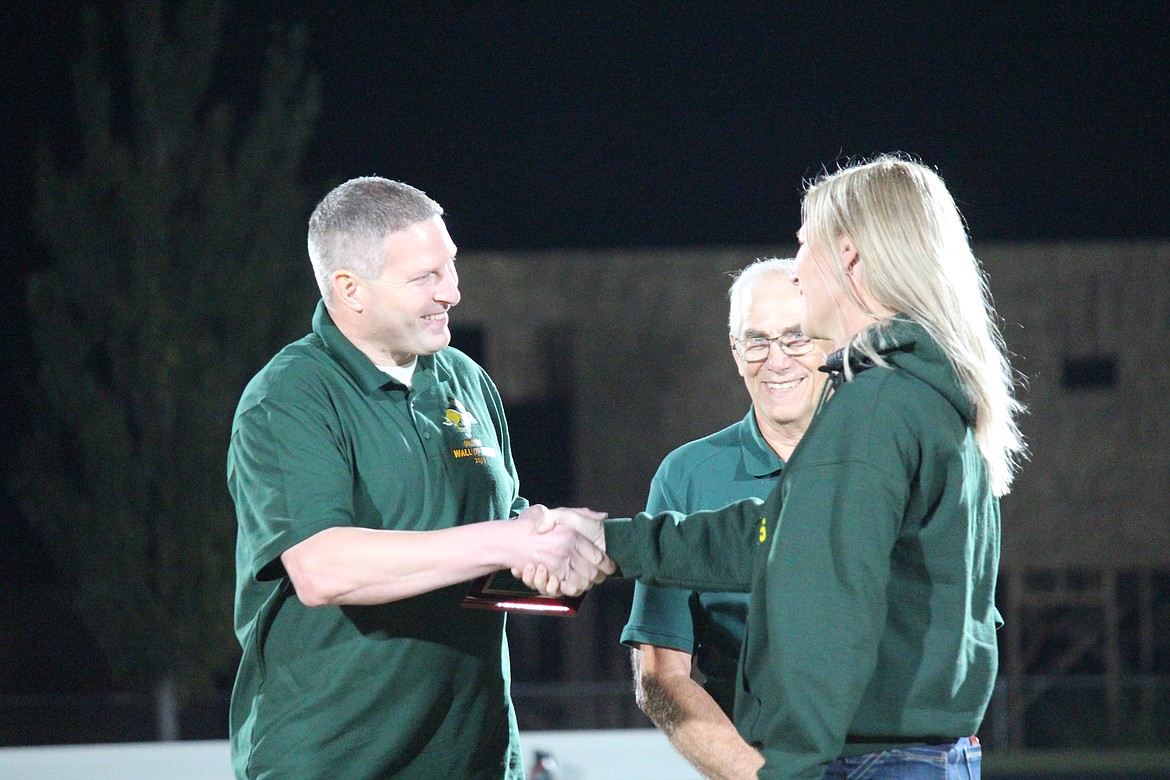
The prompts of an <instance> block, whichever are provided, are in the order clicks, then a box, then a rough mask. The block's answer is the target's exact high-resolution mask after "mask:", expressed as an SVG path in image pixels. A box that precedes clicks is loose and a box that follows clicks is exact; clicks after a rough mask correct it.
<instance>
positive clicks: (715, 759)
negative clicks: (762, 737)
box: [634, 651, 764, 780]
mask: <svg viewBox="0 0 1170 780" xmlns="http://www.w3.org/2000/svg"><path fill="white" fill-rule="evenodd" d="M638 656H639V651H634V659H635V661H634V665H635V679H636V680H637V685H638V691H637V693H638V697H637V698H638V706H640V707H641V708H642V711H643V712H645V713H646V715H647V716H648V717H649V718H650V720H652V721H654V724H655V725H656V726H658V728H659V729H661V730H662V732H663V733H664V734H666V737H667V739H669V740H670V743H671V744H672V745H673V746H674V748H675V749H676V750H678V752H679V753H681V754H682V755H683V756H684V757H685V758H686V759H687V761H689V762H690V763H691V764H692V765H693V766H694V767H695V768H696V769H698V770H699V771H700V772H701V773H702V774H703V776H704V777H707V778H713V780H743V779H744V778H754V777H755V776H756V772H757V771H759V768H760V767H761V766H762V765H763V763H764V759H763V757H762V756H761V755H760V753H759V752H758V751H757V750H755V749H754V748H753V747H752V746H751V745H749V744H748V743H747V742H745V741H744V739H743V737H741V736H740V734H739V732H738V731H736V729H735V726H734V725H733V724H732V722H731V721H730V720H729V719H728V717H727V715H725V714H724V712H723V710H722V709H720V707H719V705H718V704H716V703H715V700H714V699H712V698H711V696H710V695H709V694H708V693H707V692H706V691H705V690H703V688H702V686H700V685H699V684H698V683H697V682H695V681H694V680H693V679H691V678H690V676H689V675H682V674H647V673H645V671H641V672H639V668H638V666H639V665H638Z"/></svg>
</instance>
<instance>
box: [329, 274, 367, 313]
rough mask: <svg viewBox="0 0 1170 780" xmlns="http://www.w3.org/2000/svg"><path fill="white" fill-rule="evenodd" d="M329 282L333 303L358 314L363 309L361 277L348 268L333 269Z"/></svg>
mask: <svg viewBox="0 0 1170 780" xmlns="http://www.w3.org/2000/svg"><path fill="white" fill-rule="evenodd" d="M329 283H330V284H331V285H332V286H333V301H334V303H335V304H337V305H338V306H345V307H346V308H348V309H351V310H352V311H354V312H356V313H358V314H360V313H361V312H362V311H363V310H364V309H365V303H364V302H363V300H362V295H361V279H360V278H358V276H357V274H355V273H354V272H353V271H351V270H349V269H348V268H341V269H339V270H337V271H334V272H333V276H331V277H330V278H329Z"/></svg>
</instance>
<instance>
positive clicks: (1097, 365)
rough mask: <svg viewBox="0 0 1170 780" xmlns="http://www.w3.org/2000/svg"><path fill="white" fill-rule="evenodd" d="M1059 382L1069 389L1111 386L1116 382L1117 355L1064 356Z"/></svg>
mask: <svg viewBox="0 0 1170 780" xmlns="http://www.w3.org/2000/svg"><path fill="white" fill-rule="evenodd" d="M1061 382H1062V384H1063V385H1064V386H1065V387H1066V388H1067V389H1069V390H1091V389H1094V388H1105V387H1113V386H1114V385H1116V384H1117V356H1116V355H1087V356H1080V357H1069V356H1065V358H1064V365H1063V368H1062V372H1061Z"/></svg>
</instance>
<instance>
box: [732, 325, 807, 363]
mask: <svg viewBox="0 0 1170 780" xmlns="http://www.w3.org/2000/svg"><path fill="white" fill-rule="evenodd" d="M773 342H775V343H776V346H778V347H780V351H781V352H783V353H784V354H785V355H791V356H792V357H800V356H801V355H807V354H808V353H810V352H812V351H813V347H815V346H816V345H815V344H814V343H813V340H812V339H810V338H809V337H808V336H806V335H804V334H803V333H800V332H797V333H787V334H785V335H783V336H773V337H772V338H770V339H766V338H764V337H763V336H753V337H751V338H750V339H736V340H735V354H737V355H739V356H740V358H742V359H743V360H746V361H747V362H748V363H759V362H760V361H763V360H767V359H768V353H769V352H770V351H771V349H772V343H773Z"/></svg>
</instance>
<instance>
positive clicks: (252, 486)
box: [230, 398, 353, 580]
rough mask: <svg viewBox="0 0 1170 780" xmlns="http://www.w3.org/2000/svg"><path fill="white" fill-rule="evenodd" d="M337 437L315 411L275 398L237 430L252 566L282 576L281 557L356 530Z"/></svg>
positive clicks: (264, 575)
mask: <svg viewBox="0 0 1170 780" xmlns="http://www.w3.org/2000/svg"><path fill="white" fill-rule="evenodd" d="M336 438H337V436H336V432H335V431H332V430H331V429H330V426H329V424H328V422H327V421H326V420H324V419H322V418H321V417H320V415H319V414H316V413H314V411H313V410H312V409H309V408H307V407H300V406H297V405H295V404H293V403H291V402H289V401H286V400H280V399H278V398H268V399H265V400H264V401H263V402H261V403H259V404H257V405H256V406H253V407H252V408H250V409H248V410H247V411H246V412H244V413H243V414H242V415H241V416H240V418H239V419H238V420H237V422H236V429H235V431H234V432H233V437H232V447H231V455H230V458H231V462H230V465H231V469H232V479H233V480H235V481H236V482H237V483H238V484H239V485H240V488H239V489H237V490H235V491H234V495H235V500H236V503H237V517H238V520H239V522H240V524H241V531H242V537H241V538H244V539H247V540H250V549H249V550H248V551H247V552H248V553H249V554H250V559H249V561H248V564H249V566H250V569H251V573H252V576H253V577H255V578H256V579H259V580H264V579H273V578H276V577H279V576H281V574H282V570H281V569H280V568H279V567H280V564H279V560H280V555H281V553H283V552H284V551H285V550H287V549H288V548H290V547H292V546H293V545H295V544H297V543H299V542H302V541H304V540H305V539H308V538H309V537H310V536H312V535H313V534H315V533H317V532H318V531H321V530H323V529H325V528H330V527H332V526H338V525H352V524H353V513H352V483H353V478H352V473H351V469H350V466H349V463H348V461H347V460H346V458H345V457H344V456H343V455H342V454H341V451H340V449H339V442H337V441H336Z"/></svg>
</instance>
